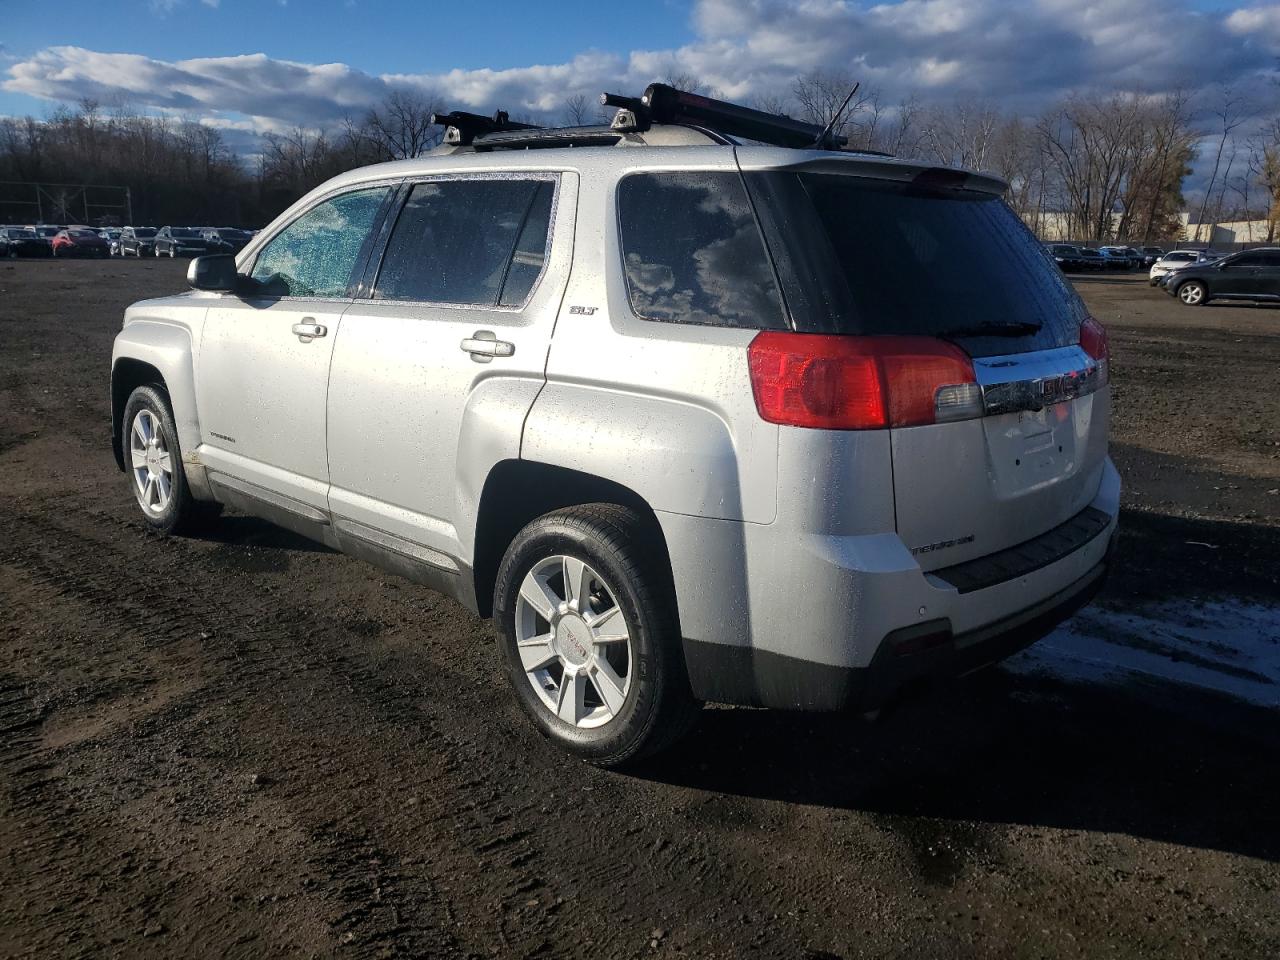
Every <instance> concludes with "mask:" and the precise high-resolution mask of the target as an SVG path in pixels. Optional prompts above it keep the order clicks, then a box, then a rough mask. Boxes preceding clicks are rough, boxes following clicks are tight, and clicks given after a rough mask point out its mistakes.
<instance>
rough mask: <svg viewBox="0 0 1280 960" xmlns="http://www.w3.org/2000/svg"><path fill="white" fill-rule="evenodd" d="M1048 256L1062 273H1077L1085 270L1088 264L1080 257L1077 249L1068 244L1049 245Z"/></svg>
mask: <svg viewBox="0 0 1280 960" xmlns="http://www.w3.org/2000/svg"><path fill="white" fill-rule="evenodd" d="M1047 249H1048V251H1049V255H1050V256H1051V257H1053V260H1054V262H1055V263H1056V264H1057V265H1058V267H1059V268H1060V269H1061V270H1062V271H1063V272H1064V273H1078V272H1079V271H1081V270H1087V269H1089V267H1090V264H1088V263H1087V262H1085V260H1084V258H1083V257H1081V256H1080V251H1079V249H1078V248H1076V247H1073V246H1072V245H1071V244H1069V243H1051V244H1049V246H1048V247H1047Z"/></svg>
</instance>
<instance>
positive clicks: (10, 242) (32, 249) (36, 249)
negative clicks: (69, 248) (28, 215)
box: [3, 227, 53, 257]
mask: <svg viewBox="0 0 1280 960" xmlns="http://www.w3.org/2000/svg"><path fill="white" fill-rule="evenodd" d="M3 232H4V236H5V241H6V249H5V253H6V255H8V256H10V257H47V256H50V255H51V254H52V253H53V249H52V248H51V247H50V246H49V242H48V241H47V240H45V239H44V238H43V237H41V236H40V235H39V234H38V233H36V232H35V231H34V230H33V229H31V228H30V227H5V228H4V231H3Z"/></svg>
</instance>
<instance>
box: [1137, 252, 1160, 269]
mask: <svg viewBox="0 0 1280 960" xmlns="http://www.w3.org/2000/svg"><path fill="white" fill-rule="evenodd" d="M1138 253H1139V254H1140V255H1141V257H1142V266H1143V267H1151V266H1154V265H1155V262H1156V261H1157V260H1159V259H1160V258H1161V257H1163V256H1164V248H1163V247H1143V248H1142V249H1141V250H1139V251H1138Z"/></svg>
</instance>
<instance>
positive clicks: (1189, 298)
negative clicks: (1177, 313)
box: [1178, 280, 1209, 307]
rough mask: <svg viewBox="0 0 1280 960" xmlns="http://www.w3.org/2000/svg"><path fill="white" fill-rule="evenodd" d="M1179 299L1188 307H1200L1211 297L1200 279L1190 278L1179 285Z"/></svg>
mask: <svg viewBox="0 0 1280 960" xmlns="http://www.w3.org/2000/svg"><path fill="white" fill-rule="evenodd" d="M1178 299H1179V300H1181V301H1182V302H1183V303H1185V304H1186V305H1187V306H1188V307H1198V306H1200V305H1201V304H1203V303H1204V302H1205V301H1206V300H1208V299H1209V297H1208V291H1207V290H1206V289H1205V287H1204V284H1203V283H1201V282H1200V281H1199V280H1188V281H1187V282H1186V283H1183V284H1180V285H1179V286H1178Z"/></svg>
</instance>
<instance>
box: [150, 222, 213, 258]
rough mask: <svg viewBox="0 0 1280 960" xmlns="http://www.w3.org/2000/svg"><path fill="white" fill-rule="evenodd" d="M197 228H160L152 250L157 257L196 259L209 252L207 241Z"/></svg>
mask: <svg viewBox="0 0 1280 960" xmlns="http://www.w3.org/2000/svg"><path fill="white" fill-rule="evenodd" d="M203 233H204V232H203V230H202V229H201V228H199V227H161V228H160V231H159V232H158V233H157V234H156V242H155V246H154V247H153V248H152V250H153V252H154V253H155V255H156V256H157V257H198V256H200V255H201V254H202V253H208V252H209V241H207V240H206V239H205V238H204V235H203Z"/></svg>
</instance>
